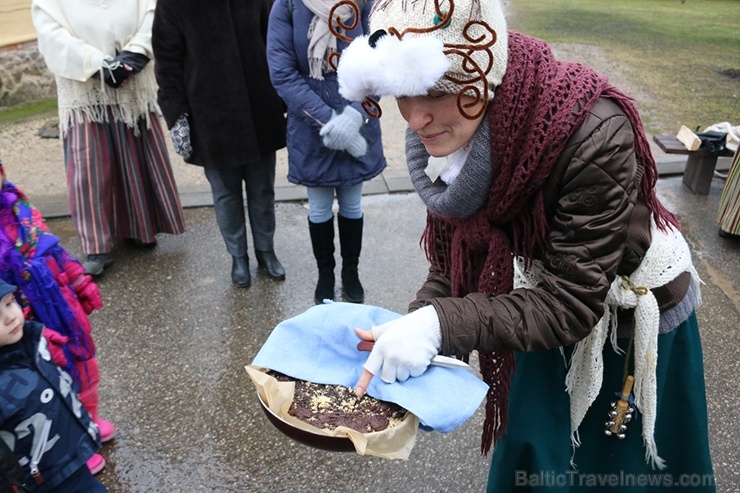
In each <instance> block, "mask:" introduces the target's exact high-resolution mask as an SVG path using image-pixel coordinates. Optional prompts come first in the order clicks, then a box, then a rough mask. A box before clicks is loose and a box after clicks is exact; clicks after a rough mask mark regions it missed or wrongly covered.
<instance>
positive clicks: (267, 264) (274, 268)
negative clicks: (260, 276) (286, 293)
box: [254, 250, 285, 281]
mask: <svg viewBox="0 0 740 493" xmlns="http://www.w3.org/2000/svg"><path fill="white" fill-rule="evenodd" d="M254 254H255V256H256V257H257V265H258V266H259V268H260V269H264V270H265V272H266V273H267V277H269V278H270V279H275V280H278V281H282V280H283V279H285V269H284V268H283V264H281V263H280V261H279V260H278V259H277V257H276V256H275V252H274V251H273V250H269V251H264V252H263V251H260V250H255V251H254Z"/></svg>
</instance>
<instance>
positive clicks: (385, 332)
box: [364, 305, 442, 383]
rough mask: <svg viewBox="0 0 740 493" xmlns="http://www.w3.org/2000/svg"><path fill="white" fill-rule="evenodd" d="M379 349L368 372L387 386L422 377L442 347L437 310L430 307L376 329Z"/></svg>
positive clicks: (376, 342) (375, 334)
mask: <svg viewBox="0 0 740 493" xmlns="http://www.w3.org/2000/svg"><path fill="white" fill-rule="evenodd" d="M372 332H373V338H374V339H375V345H374V346H373V350H372V352H371V353H370V356H369V357H368V359H367V361H366V362H365V365H364V368H365V369H366V370H367V371H369V372H370V373H372V374H373V375H377V374H378V371H381V368H382V372H381V374H380V378H381V379H382V380H383V381H384V382H386V383H393V382H395V381H396V380H399V381H401V382H403V381H404V380H406V379H408V378H409V377H418V376H420V375H421V374H422V373H424V372H425V371H426V369H427V367H429V364H430V363H431V361H432V358H433V357H435V356H436V355H437V354H438V353H439V350H440V348H441V347H442V332H441V330H440V327H439V317H438V316H437V310H435V309H434V307H433V306H431V305H427V306H425V307H423V308H419V309H418V310H416V311H415V312H412V313H409V314H408V315H404V316H403V317H401V318H397V319H396V320H392V321H390V322H387V323H384V324H383V325H378V326H377V327H373V328H372Z"/></svg>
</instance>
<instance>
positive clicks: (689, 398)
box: [487, 313, 716, 493]
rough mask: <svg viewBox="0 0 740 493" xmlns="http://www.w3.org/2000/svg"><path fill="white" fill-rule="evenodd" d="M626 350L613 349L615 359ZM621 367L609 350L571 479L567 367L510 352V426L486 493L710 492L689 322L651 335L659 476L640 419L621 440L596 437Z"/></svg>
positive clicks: (694, 337)
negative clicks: (654, 341) (648, 454)
mask: <svg viewBox="0 0 740 493" xmlns="http://www.w3.org/2000/svg"><path fill="white" fill-rule="evenodd" d="M627 343H628V340H627V339H620V340H619V344H620V347H621V348H622V349H623V350H626V349H627ZM624 358H625V355H624V354H616V353H615V352H614V350H613V349H612V347H611V344H610V343H609V341H607V343H606V345H605V348H604V382H603V385H602V388H601V392H600V393H599V396H598V397H597V398H596V401H594V403H593V404H592V405H591V407H590V408H589V410H588V412H587V413H586V416H585V418H584V420H583V422H582V423H581V426H580V427H579V436H580V439H581V446H580V447H578V448H576V449H575V455H574V456H573V462H574V463H575V465H576V469H575V470H574V469H573V467H572V466H571V465H570V461H571V457H572V454H573V449H572V447H571V441H570V399H569V396H568V394H567V393H566V391H565V375H566V373H567V368H566V367H565V364H564V360H563V357H562V355H561V353H560V350H559V349H554V350H549V351H533V352H529V353H518V354H517V355H516V373H515V374H514V376H513V378H512V387H511V398H510V403H509V424H508V428H507V431H506V434H505V436H504V438H503V440H502V441H501V443H499V444H498V445H497V446H496V448H495V450H494V452H493V457H492V460H491V470H490V473H489V476H488V489H487V491H488V492H495V493H504V492H509V491H543V492H544V491H548V492H551V491H557V492H576V491H578V492H586V491H589V492H594V491H614V492H620V493H623V492H637V491H640V492H650V491H668V490H679V491H691V492H697V493H698V492H714V491H716V490H715V484H714V475H713V470H712V461H711V458H710V455H709V443H708V431H707V406H706V395H705V388H704V365H703V360H702V350H701V341H700V339H699V326H698V324H697V321H696V314H695V313H692V315H691V316H690V317H689V318H688V319H687V320H686V321H684V322H683V323H682V324H681V325H680V326H678V328H676V330H674V331H672V332H670V333H667V334H662V335H660V336H658V366H657V389H658V405H657V417H656V425H655V442H656V444H657V447H658V455H659V456H660V457H661V458H663V459H664V460H665V461H666V466H667V467H666V468H665V469H663V470H658V469H655V470H653V469H652V468H651V466H650V465H649V464H648V463H647V462H646V461H645V447H644V446H643V440H642V421H641V415H640V413H639V411H638V412H636V416H635V418H634V419H633V421H632V422H631V423H629V424H628V428H627V431H626V437H625V438H624V439H621V440H620V439H618V438H617V437H615V436H606V435H605V434H604V429H605V423H606V421H607V420H608V419H607V418H608V413H609V411H610V410H611V407H610V404H611V402H614V401H615V400H616V394H617V393H618V392H619V391H620V390H621V388H622V381H623V376H624V363H625V361H624Z"/></svg>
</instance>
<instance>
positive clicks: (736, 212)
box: [717, 149, 740, 235]
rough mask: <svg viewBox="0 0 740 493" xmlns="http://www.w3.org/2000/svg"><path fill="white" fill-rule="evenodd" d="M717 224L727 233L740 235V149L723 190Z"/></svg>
mask: <svg viewBox="0 0 740 493" xmlns="http://www.w3.org/2000/svg"><path fill="white" fill-rule="evenodd" d="M717 223H719V229H721V230H722V231H724V232H725V233H730V234H731V235H740V149H738V150H737V151H735V157H734V158H732V166H731V167H730V171H729V172H728V173H727V181H726V182H725V188H724V189H722V197H721V198H720V199H719V212H718V213H717Z"/></svg>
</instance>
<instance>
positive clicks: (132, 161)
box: [64, 114, 185, 254]
mask: <svg viewBox="0 0 740 493" xmlns="http://www.w3.org/2000/svg"><path fill="white" fill-rule="evenodd" d="M108 116H109V119H108V121H107V122H104V123H97V122H92V121H90V120H89V119H88V118H87V116H85V117H84V121H83V122H82V123H79V124H76V125H73V126H71V127H70V129H69V130H68V132H67V135H66V136H65V138H64V160H65V166H66V171H67V188H68V190H69V205H70V211H71V214H72V221H73V222H74V225H75V228H76V230H77V236H78V237H79V239H80V243H81V245H82V250H83V252H84V253H85V254H94V253H108V252H110V251H111V250H112V249H113V247H114V246H115V245H116V243H118V242H119V241H120V240H122V239H124V238H130V239H133V240H136V241H139V242H141V243H153V242H154V241H156V238H155V235H157V234H158V233H169V234H180V233H183V232H184V231H185V219H184V217H183V213H182V206H181V205H180V197H179V195H178V192H177V184H176V182H175V178H174V175H173V173H172V166H171V164H170V159H169V154H168V151H167V146H166V143H165V140H164V134H163V132H162V127H161V126H160V124H159V119H158V118H157V116H156V115H155V114H151V115H150V128H147V122H146V119H145V118H144V117H142V118H140V119H139V122H138V128H137V129H134V128H132V127H129V126H127V125H126V124H125V123H122V122H117V121H115V120H114V119H113V117H112V115H110V114H109V115H108Z"/></svg>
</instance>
